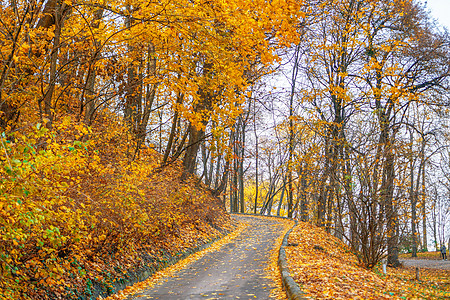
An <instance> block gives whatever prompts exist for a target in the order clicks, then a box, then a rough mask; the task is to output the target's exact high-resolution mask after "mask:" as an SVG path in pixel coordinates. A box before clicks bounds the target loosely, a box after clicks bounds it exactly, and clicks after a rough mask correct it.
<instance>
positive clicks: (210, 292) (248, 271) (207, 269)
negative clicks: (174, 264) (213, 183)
mask: <svg viewBox="0 0 450 300" xmlns="http://www.w3.org/2000/svg"><path fill="white" fill-rule="evenodd" d="M233 218H235V219H237V220H239V221H241V222H245V223H247V224H249V226H248V227H247V228H246V229H245V230H244V231H243V232H242V233H241V234H240V235H239V236H237V237H236V238H235V239H233V240H231V241H230V242H229V243H228V244H225V245H224V246H223V247H222V248H221V249H219V250H218V251H214V252H211V253H207V254H206V255H205V256H203V257H202V258H200V259H199V260H197V261H195V262H192V263H190V264H189V265H187V266H186V267H185V268H184V269H183V270H181V271H180V272H179V273H177V274H175V275H174V276H173V277H169V278H165V279H163V280H160V281H159V282H158V283H157V284H156V285H155V286H154V287H153V288H151V289H148V290H143V291H140V292H138V293H136V294H135V295H134V296H132V297H129V298H128V299H133V300H144V299H164V300H172V299H173V300H183V299H246V300H247V299H269V295H270V290H271V287H272V285H273V282H272V281H271V280H270V279H268V278H266V276H267V272H266V271H265V268H267V266H268V264H269V262H270V255H271V252H272V250H273V247H274V245H275V241H276V239H277V238H278V237H279V236H280V235H282V233H283V225H282V223H281V222H280V221H279V220H277V219H275V218H273V219H272V218H255V217H251V216H233Z"/></svg>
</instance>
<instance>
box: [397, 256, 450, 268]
mask: <svg viewBox="0 0 450 300" xmlns="http://www.w3.org/2000/svg"><path fill="white" fill-rule="evenodd" d="M400 262H401V263H402V264H403V265H404V266H407V267H419V268H429V269H442V270H450V261H449V260H442V259H441V260H431V259H411V258H408V259H401V260H400Z"/></svg>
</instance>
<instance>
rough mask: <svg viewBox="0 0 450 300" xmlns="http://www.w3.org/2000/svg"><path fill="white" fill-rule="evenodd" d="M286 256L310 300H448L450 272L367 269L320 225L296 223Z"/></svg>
mask: <svg viewBox="0 0 450 300" xmlns="http://www.w3.org/2000/svg"><path fill="white" fill-rule="evenodd" d="M289 243H291V244H298V245H296V246H289V247H287V248H286V255H287V259H288V262H289V266H290V271H291V274H292V276H293V278H294V280H295V281H296V282H297V283H298V284H299V285H300V288H301V289H302V290H303V291H304V292H305V293H306V294H307V296H308V297H311V298H313V299H448V298H450V272H449V271H443V270H434V271H433V270H422V274H421V281H416V280H415V279H414V278H415V273H414V270H413V269H412V268H399V269H393V268H388V271H387V275H383V274H381V272H380V268H379V267H378V268H375V269H374V270H368V269H365V268H363V267H361V266H359V265H358V260H357V258H356V257H355V255H354V254H352V253H351V252H350V250H349V248H348V247H347V246H346V245H345V244H344V243H342V241H340V240H339V239H337V238H335V237H334V236H331V235H329V234H327V233H326V232H325V230H323V229H322V228H318V227H316V226H314V225H311V224H309V223H304V222H299V224H298V226H296V228H295V229H294V230H293V232H292V233H291V234H290V236H289Z"/></svg>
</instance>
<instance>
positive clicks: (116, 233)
mask: <svg viewBox="0 0 450 300" xmlns="http://www.w3.org/2000/svg"><path fill="white" fill-rule="evenodd" d="M99 120H101V122H99V123H97V124H95V126H94V127H92V128H94V129H92V128H88V127H86V126H84V125H76V126H74V125H73V123H72V122H71V120H70V118H69V117H67V118H64V119H62V120H61V122H57V123H55V125H54V130H52V131H50V130H48V129H47V127H46V126H45V125H44V124H37V125H35V126H29V127H26V128H24V130H22V131H21V133H19V132H16V133H15V134H13V135H10V136H8V137H5V136H3V137H2V143H1V145H0V148H1V149H0V150H1V152H0V159H1V160H2V161H4V162H5V164H4V168H2V169H1V170H0V172H1V177H2V183H1V186H0V190H1V196H0V208H1V210H0V236H1V240H0V264H1V265H0V267H1V268H0V270H1V274H0V299H28V298H33V299H69V298H77V299H78V298H79V297H82V298H84V299H89V298H90V297H91V295H92V294H93V293H94V291H93V289H94V287H97V288H100V290H102V291H104V292H105V293H112V292H113V291H114V286H113V285H112V284H113V283H114V282H116V281H120V280H126V279H127V278H128V276H129V274H130V273H133V272H135V271H139V270H142V269H145V270H149V271H154V270H156V269H158V268H161V267H162V266H164V265H166V264H167V260H169V259H170V258H172V257H176V256H178V255H181V254H182V253H183V252H185V251H187V250H189V249H193V248H195V247H197V246H200V245H202V244H204V243H206V242H208V241H211V240H213V239H215V238H218V237H220V236H221V235H222V234H224V233H225V231H226V230H228V229H230V227H229V226H230V219H229V216H228V215H227V214H226V212H225V210H224V207H223V204H222V202H221V201H220V200H218V198H215V197H212V196H211V194H210V192H209V191H208V190H207V189H206V188H205V187H203V186H202V185H201V184H198V183H197V182H196V181H195V180H188V181H185V182H183V181H181V180H180V176H181V174H182V171H181V170H182V168H181V167H180V166H179V164H172V165H170V166H167V167H165V168H164V169H157V166H158V165H159V163H160V160H161V159H162V157H161V155H159V154H157V153H156V152H155V151H154V150H152V149H150V148H148V147H143V148H142V150H141V152H140V155H139V157H138V158H136V159H135V160H133V161H130V160H128V159H127V156H126V149H127V147H128V146H129V145H128V136H127V134H126V130H123V127H122V126H121V124H120V123H117V122H114V121H113V120H112V119H110V118H109V119H108V118H99Z"/></svg>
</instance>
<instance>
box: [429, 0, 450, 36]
mask: <svg viewBox="0 0 450 300" xmlns="http://www.w3.org/2000/svg"><path fill="white" fill-rule="evenodd" d="M425 1H427V8H428V9H429V10H430V11H431V16H432V17H433V18H436V19H437V21H438V22H439V23H440V25H443V26H445V27H447V29H449V30H450V0H422V3H424V2H425Z"/></svg>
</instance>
